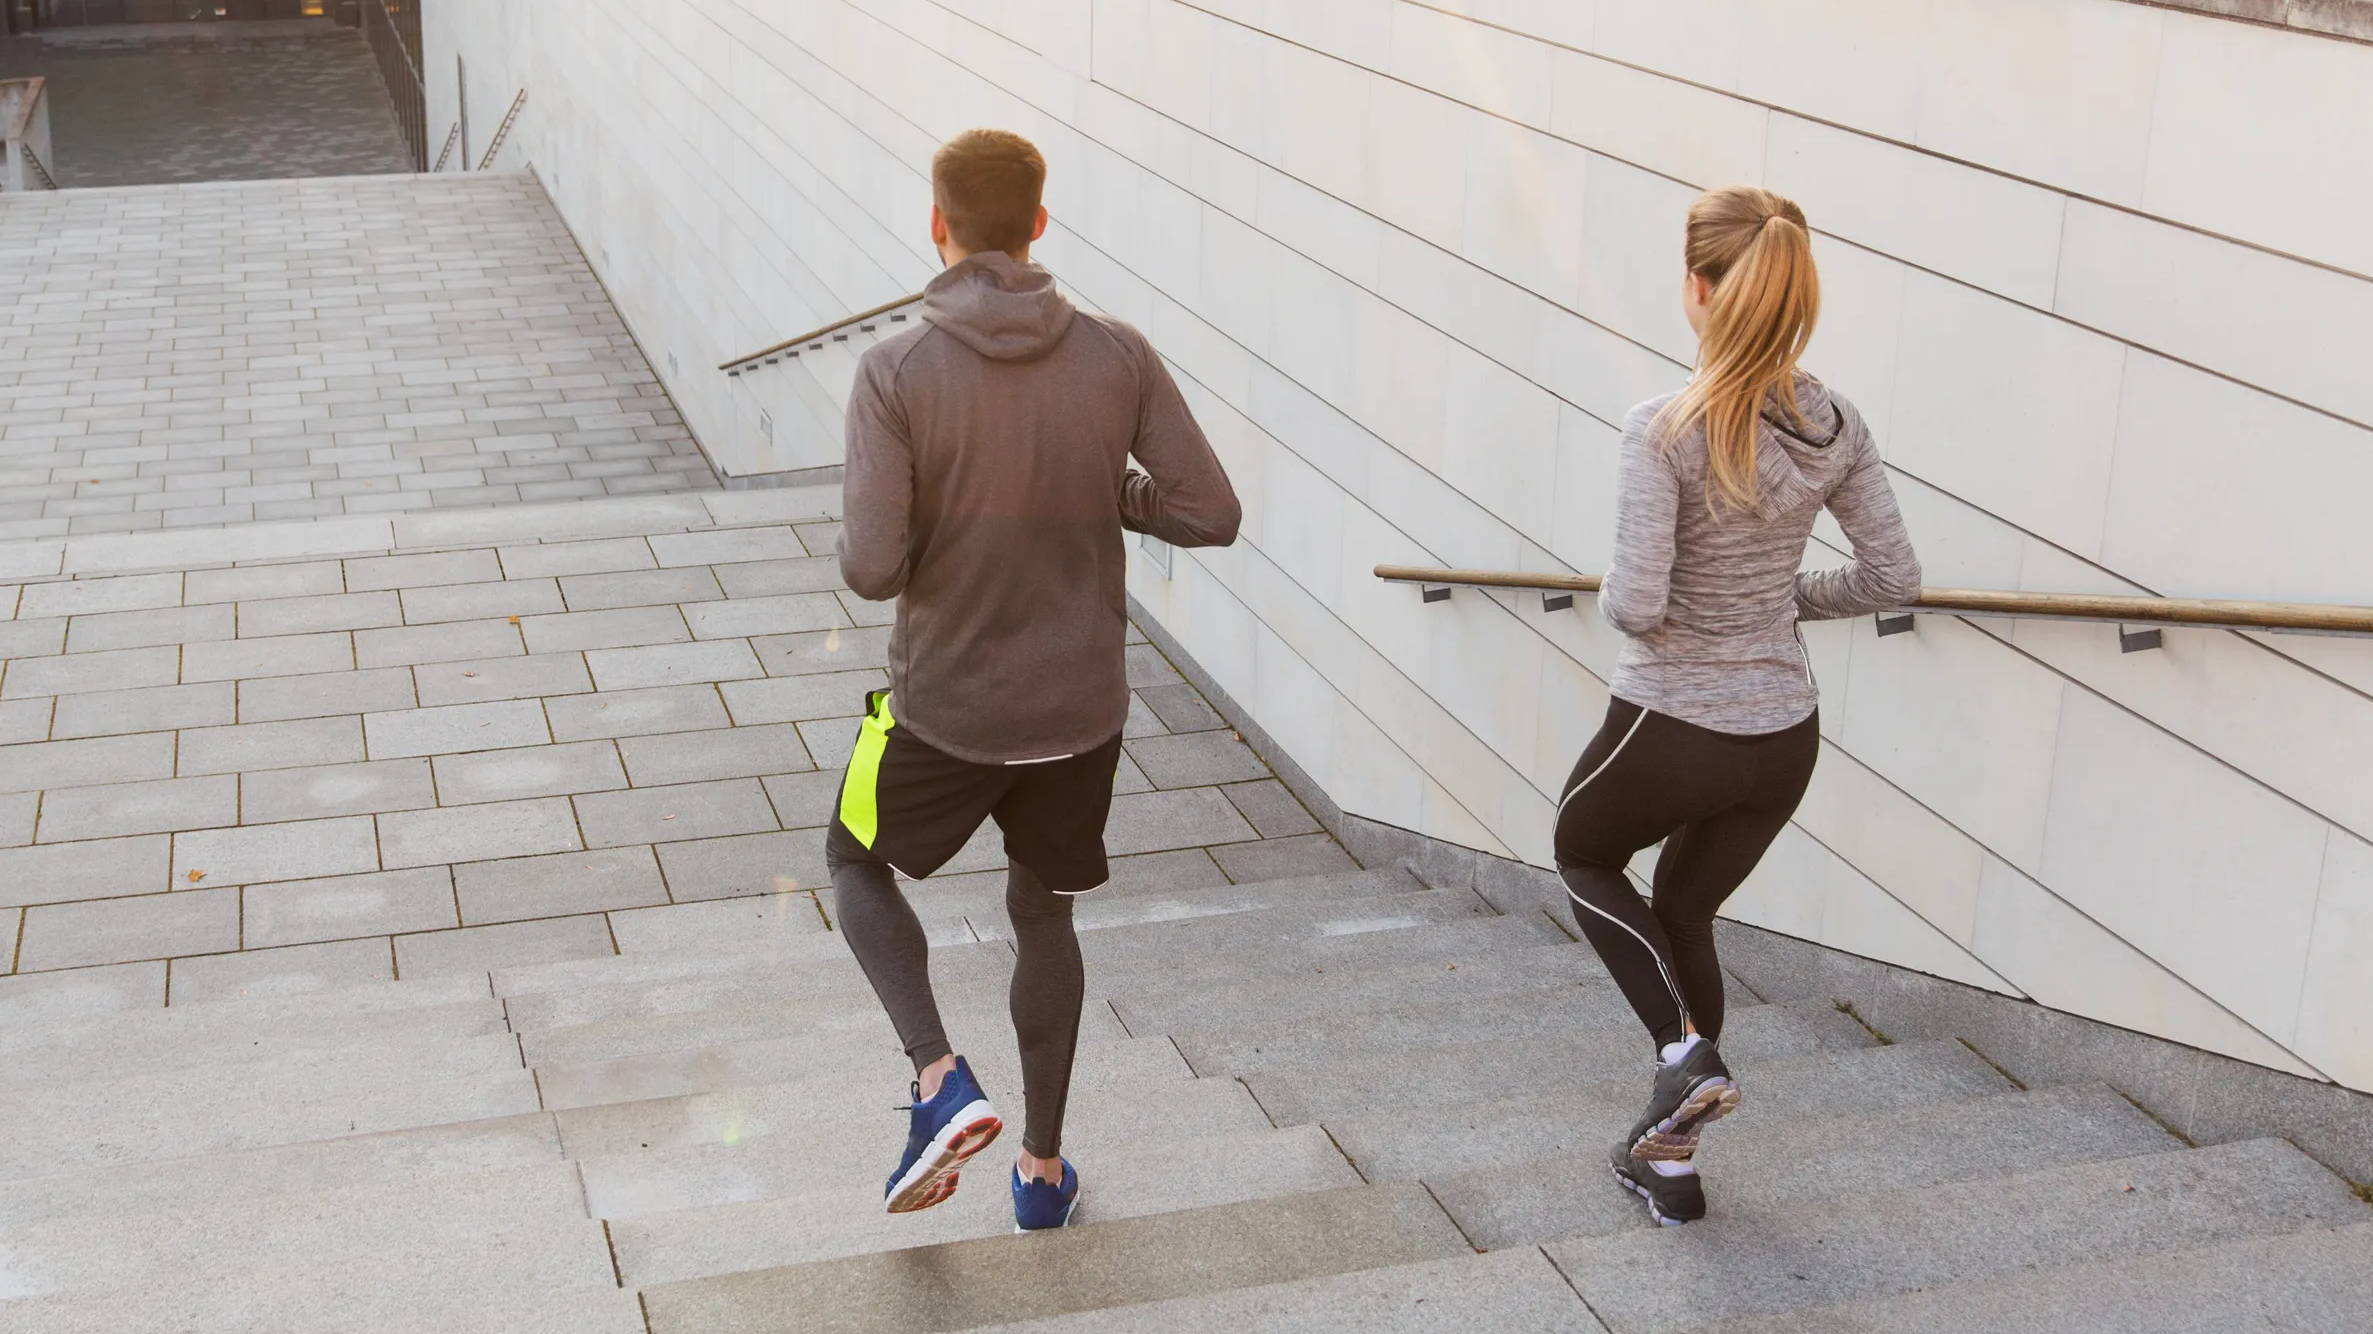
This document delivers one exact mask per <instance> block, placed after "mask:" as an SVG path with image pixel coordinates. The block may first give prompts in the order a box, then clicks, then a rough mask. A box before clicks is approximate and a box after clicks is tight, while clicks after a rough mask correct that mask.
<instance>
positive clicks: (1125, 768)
mask: <svg viewBox="0 0 2373 1334" xmlns="http://www.w3.org/2000/svg"><path fill="white" fill-rule="evenodd" d="M1112 790H1113V792H1114V793H1116V794H1119V795H1123V796H1126V795H1130V794H1134V793H1138V792H1151V791H1153V790H1154V784H1153V780H1152V779H1150V778H1147V777H1146V776H1145V770H1143V769H1140V768H1138V767H1137V761H1135V760H1132V759H1130V758H1129V753H1128V752H1127V751H1125V750H1124V751H1122V752H1121V755H1120V762H1119V763H1118V764H1115V765H1114V766H1113V769H1112Z"/></svg>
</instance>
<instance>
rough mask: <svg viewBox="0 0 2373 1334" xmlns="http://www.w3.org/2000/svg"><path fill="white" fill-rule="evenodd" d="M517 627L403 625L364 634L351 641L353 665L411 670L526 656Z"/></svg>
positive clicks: (498, 624)
mask: <svg viewBox="0 0 2373 1334" xmlns="http://www.w3.org/2000/svg"><path fill="white" fill-rule="evenodd" d="M526 651H527V649H526V648H525V647H524V643H523V641H522V639H521V637H520V634H519V627H518V626H516V625H513V624H512V623H511V622H509V621H508V620H497V621H448V622H445V623H442V624H438V625H406V626H398V627H394V628H391V629H386V630H365V631H363V632H362V633H360V634H358V635H356V636H355V637H354V661H355V664H356V665H357V666H360V667H413V666H418V665H421V664H423V663H435V662H466V661H469V660H471V659H475V658H502V657H509V656H511V655H512V654H517V653H525V652H526Z"/></svg>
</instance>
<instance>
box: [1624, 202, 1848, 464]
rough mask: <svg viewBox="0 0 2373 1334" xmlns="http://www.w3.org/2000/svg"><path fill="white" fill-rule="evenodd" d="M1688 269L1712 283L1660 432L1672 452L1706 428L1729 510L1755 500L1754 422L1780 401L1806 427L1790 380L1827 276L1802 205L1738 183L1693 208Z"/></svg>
mask: <svg viewBox="0 0 2373 1334" xmlns="http://www.w3.org/2000/svg"><path fill="white" fill-rule="evenodd" d="M1686 256H1687V262H1688V266H1689V271H1690V272H1691V273H1693V274H1696V275H1698V276H1699V277H1702V278H1704V279H1705V280H1706V281H1707V282H1708V283H1709V284H1711V285H1712V288H1713V296H1712V299H1711V300H1710V301H1709V303H1708V307H1707V315H1706V326H1705V332H1704V334H1703V336H1702V338H1701V339H1700V341H1699V345H1698V362H1697V374H1696V375H1694V376H1692V377H1691V378H1690V381H1689V385H1688V387H1687V388H1685V389H1683V390H1682V391H1681V393H1680V395H1679V396H1678V397H1676V398H1674V399H1673V401H1672V402H1670V403H1668V404H1666V405H1665V408H1664V410H1663V411H1662V412H1660V413H1658V414H1657V418H1656V423H1655V427H1654V429H1655V431H1656V434H1657V438H1658V439H1659V440H1661V441H1662V442H1663V443H1664V444H1665V445H1666V446H1667V447H1668V448H1669V447H1670V446H1671V445H1672V444H1673V443H1674V442H1675V441H1678V440H1680V439H1681V438H1682V437H1684V436H1686V435H1688V433H1689V431H1690V429H1691V428H1692V427H1695V426H1697V425H1699V424H1700V423H1703V424H1704V426H1705V428H1706V460H1707V468H1708V480H1709V483H1710V485H1709V486H1708V487H1707V490H1706V504H1707V506H1708V507H1709V508H1711V507H1713V506H1714V504H1715V500H1716V498H1717V497H1719V498H1720V500H1721V502H1722V503H1723V504H1725V505H1728V506H1729V507H1730V508H1733V509H1741V510H1744V509H1752V508H1754V506H1755V501H1756V484H1755V447H1756V445H1755V441H1756V434H1757V428H1756V419H1757V418H1758V417H1760V416H1761V415H1762V413H1763V405H1764V404H1765V403H1766V402H1769V401H1771V400H1773V399H1774V398H1776V399H1777V400H1778V403H1779V406H1780V408H1781V410H1782V411H1784V412H1786V413H1787V414H1788V415H1789V416H1790V417H1792V418H1795V419H1796V422H1797V424H1798V425H1799V426H1802V425H1803V424H1804V421H1803V418H1802V416H1801V414H1799V412H1798V411H1797V406H1796V395H1795V393H1794V392H1793V382H1794V380H1795V376H1796V363H1797V359H1798V358H1800V357H1802V356H1803V355H1804V350H1805V345H1806V344H1808V343H1810V342H1811V341H1812V339H1813V326H1814V324H1815V323H1816V322H1817V321H1818V320H1819V319H1820V317H1821V278H1820V275H1819V274H1818V273H1817V272H1816V271H1815V270H1814V267H1813V238H1812V232H1811V230H1810V229H1809V228H1808V227H1807V226H1806V225H1805V220H1804V211H1803V210H1802V209H1800V208H1798V207H1797V206H1796V205H1795V204H1794V203H1793V202H1791V201H1789V200H1787V199H1784V198H1782V197H1781V196H1779V195H1776V194H1773V193H1772V192H1771V191H1769V190H1763V189H1758V188H1756V187H1753V186H1743V185H1742V186H1732V187H1730V188H1728V189H1723V190H1713V191H1709V192H1707V193H1705V194H1703V195H1700V196H1698V198H1697V201H1696V202H1695V203H1693V204H1691V205H1690V206H1689V231H1688V241H1687V246H1686Z"/></svg>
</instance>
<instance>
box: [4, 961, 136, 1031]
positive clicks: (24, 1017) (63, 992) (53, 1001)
mask: <svg viewBox="0 0 2373 1334" xmlns="http://www.w3.org/2000/svg"><path fill="white" fill-rule="evenodd" d="M10 957H11V958H14V957H16V956H15V955H13V954H12V955H10ZM164 1004H165V965H164V964H163V963H162V962H161V961H159V962H143V963H118V964H107V965H103V966H100V967H95V968H71V969H64V970H61V971H58V972H54V973H19V974H16V975H15V976H10V977H0V1015H5V1016H7V1018H8V1019H9V1021H10V1022H11V1023H28V1022H34V1021H38V1020H42V1019H44V1018H48V1017H57V1018H87V1017H89V1016H92V1015H104V1014H124V1013H130V1012H136V1011H139V1010H144V1009H158V1008H162V1007H163V1005H164Z"/></svg>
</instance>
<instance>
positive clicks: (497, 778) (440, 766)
mask: <svg viewBox="0 0 2373 1334" xmlns="http://www.w3.org/2000/svg"><path fill="white" fill-rule="evenodd" d="M436 766H437V795H438V797H439V799H440V800H441V801H442V802H443V804H445V805H448V806H459V805H463V804H465V803H469V802H484V801H515V800H519V799H521V798H527V797H553V796H567V795H570V794H572V793H577V792H604V791H608V790H610V789H612V788H621V787H625V786H626V771H625V770H624V769H621V768H620V767H619V764H618V748H617V746H616V745H614V744H613V743H611V742H608V741H582V742H576V743H572V744H565V745H553V746H525V747H521V748H519V749H516V750H488V751H480V752H478V753H476V754H471V755H440V756H438V757H437V759H436Z"/></svg>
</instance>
